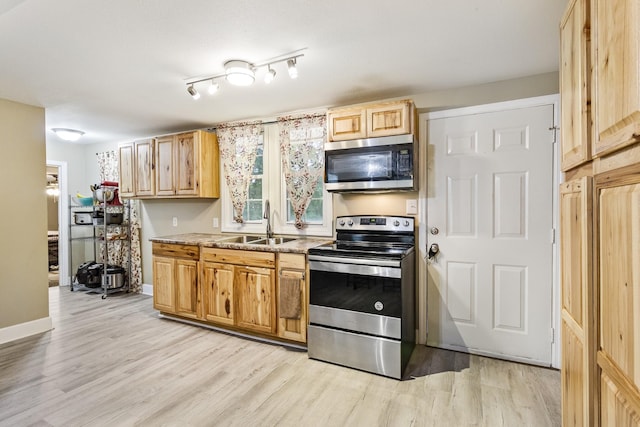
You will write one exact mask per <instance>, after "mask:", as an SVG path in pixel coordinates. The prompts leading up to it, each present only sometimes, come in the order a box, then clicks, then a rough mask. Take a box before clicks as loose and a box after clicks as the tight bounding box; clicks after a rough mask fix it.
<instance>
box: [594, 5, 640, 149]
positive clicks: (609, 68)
mask: <svg viewBox="0 0 640 427" xmlns="http://www.w3.org/2000/svg"><path fill="white" fill-rule="evenodd" d="M593 7H594V10H593V13H592V16H593V17H594V19H595V21H594V25H593V27H594V31H593V32H594V36H593V39H594V45H595V49H594V56H595V61H594V87H595V91H594V95H595V98H594V113H595V114H594V120H595V122H594V126H595V138H594V141H593V153H594V155H603V154H606V153H610V152H612V151H615V150H618V149H620V148H622V147H625V146H627V145H630V144H633V143H634V142H638V141H640V67H639V66H638V64H639V63H640V36H639V35H638V22H640V1H638V0H594V1H593Z"/></svg>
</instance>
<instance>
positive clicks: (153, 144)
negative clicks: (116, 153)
mask: <svg viewBox="0 0 640 427" xmlns="http://www.w3.org/2000/svg"><path fill="white" fill-rule="evenodd" d="M129 145H130V144H122V145H121V149H120V162H121V164H124V165H125V166H126V167H129V166H128V165H129V164H131V162H132V169H133V180H132V182H130V181H129V180H128V175H127V172H126V171H123V172H121V177H122V178H121V185H123V184H126V185H127V186H129V185H134V187H135V191H134V194H133V195H130V196H129V197H141V198H149V197H163V198H182V197H184V198H187V197H188V198H197V197H202V198H217V197H220V176H219V170H220V167H219V152H218V140H217V137H216V135H215V134H214V133H210V132H205V131H201V130H199V131H194V132H185V133H181V134H175V135H165V136H161V137H157V138H154V139H148V140H144V141H137V142H135V143H134V144H133V161H132V160H131V155H130V152H129ZM123 179H124V181H123ZM128 194H130V193H128Z"/></svg>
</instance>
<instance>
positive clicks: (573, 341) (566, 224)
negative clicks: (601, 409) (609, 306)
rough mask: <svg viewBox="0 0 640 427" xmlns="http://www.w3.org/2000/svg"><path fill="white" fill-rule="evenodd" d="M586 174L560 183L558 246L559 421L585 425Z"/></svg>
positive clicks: (591, 297) (591, 319)
mask: <svg viewBox="0 0 640 427" xmlns="http://www.w3.org/2000/svg"><path fill="white" fill-rule="evenodd" d="M592 191H593V186H592V178H591V177H583V178H580V179H576V180H573V181H569V182H566V183H563V184H562V185H561V186H560V233H561V234H560V247H561V251H560V252H561V272H562V275H561V301H562V310H561V318H562V328H561V334H562V347H561V348H562V362H561V367H560V368H561V372H562V376H561V382H562V402H563V405H562V424H563V425H564V426H575V427H578V426H589V425H593V423H594V421H595V412H594V411H595V409H594V407H593V405H586V404H585V402H590V401H592V399H594V398H595V395H596V390H597V381H598V380H597V374H596V371H595V348H594V347H593V345H592V343H593V342H594V341H595V337H596V324H597V323H596V322H597V319H596V312H595V310H593V307H594V304H595V298H596V297H595V290H594V289H593V270H592V265H593V262H592V261H593V260H592V254H593V252H592V212H593V211H592V202H591V201H592Z"/></svg>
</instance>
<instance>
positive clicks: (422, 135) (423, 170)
mask: <svg viewBox="0 0 640 427" xmlns="http://www.w3.org/2000/svg"><path fill="white" fill-rule="evenodd" d="M543 105H553V128H552V129H551V130H553V141H549V143H552V144H553V150H552V151H553V165H552V170H553V177H552V183H553V184H552V185H553V188H552V209H553V212H552V226H553V230H554V233H553V236H550V239H553V244H552V275H553V277H552V285H551V289H552V295H551V305H552V306H551V316H552V319H551V324H552V326H553V330H552V331H550V333H552V334H553V336H552V343H551V366H552V367H554V368H559V367H560V340H559V331H560V285H559V284H560V269H559V266H560V260H559V256H560V254H559V250H558V249H559V248H558V239H557V236H558V220H559V205H558V190H559V185H560V183H561V182H562V181H563V180H564V179H563V177H561V173H560V161H559V158H558V147H559V145H560V141H559V139H560V132H559V129H560V127H559V126H560V111H559V108H560V96H559V94H553V95H544V96H537V97H533V98H523V99H517V100H512V101H503V102H495V103H491V104H483V105H475V106H470V107H462V108H455V109H450V110H441V111H433V112H426V113H421V114H420V115H419V125H420V128H419V140H420V147H421V148H422V150H421V154H420V157H419V180H420V181H419V182H420V186H419V191H418V198H419V211H418V215H419V221H418V222H419V225H418V248H417V249H418V254H419V257H418V286H417V294H418V307H417V309H418V330H417V341H418V342H419V343H421V344H426V342H427V334H428V330H427V329H428V322H427V298H428V296H427V289H428V287H427V276H428V274H427V262H426V259H427V252H428V251H427V247H426V242H427V202H428V180H427V177H428V167H427V166H428V162H427V160H428V157H429V153H428V149H429V145H428V143H429V141H428V140H427V134H428V126H427V123H428V121H429V120H433V119H442V118H448V117H459V116H465V115H472V114H481V113H495V112H499V111H505V110H516V109H521V108H530V107H539V106H543Z"/></svg>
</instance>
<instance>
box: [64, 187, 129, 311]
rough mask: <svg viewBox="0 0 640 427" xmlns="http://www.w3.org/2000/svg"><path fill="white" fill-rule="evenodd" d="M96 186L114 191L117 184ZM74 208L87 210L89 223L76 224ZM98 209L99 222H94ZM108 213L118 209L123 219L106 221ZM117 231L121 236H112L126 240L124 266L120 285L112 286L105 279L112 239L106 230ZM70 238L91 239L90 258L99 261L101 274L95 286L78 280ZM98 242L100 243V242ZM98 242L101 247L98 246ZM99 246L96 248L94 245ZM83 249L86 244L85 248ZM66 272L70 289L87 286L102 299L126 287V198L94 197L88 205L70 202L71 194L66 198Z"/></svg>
mask: <svg viewBox="0 0 640 427" xmlns="http://www.w3.org/2000/svg"><path fill="white" fill-rule="evenodd" d="M100 188H102V189H103V191H114V192H115V190H117V189H118V187H117V186H106V185H102V186H100ZM78 212H85V213H89V212H90V213H91V217H92V222H91V223H90V224H76V223H75V221H74V219H73V217H74V215H75V214H76V213H78ZM98 212H102V214H103V216H102V218H103V219H102V224H98V223H97V217H98V215H97V214H98ZM110 213H122V215H123V219H122V223H121V224H110V223H109V214H110ZM80 229H83V230H88V229H90V230H91V233H86V231H85V234H84V235H80V236H78V235H75V233H74V230H80ZM117 230H119V231H120V235H121V236H124V238H119V239H115V240H123V241H126V245H127V250H126V253H127V255H126V257H127V268H126V270H125V274H124V278H123V282H122V285H121V286H117V287H114V286H112V284H110V283H109V277H108V274H109V268H108V266H109V265H110V264H109V246H110V242H113V241H115V240H114V239H110V237H109V233H110V232H111V231H117ZM74 241H91V242H92V249H93V260H95V261H96V262H99V263H102V265H103V267H102V274H101V277H100V286H99V287H95V288H92V287H88V286H85V285H84V284H81V283H79V282H78V280H77V277H76V273H75V271H76V270H75V269H74V266H73V252H74V251H73V242H74ZM100 243H103V244H102V245H100ZM100 246H101V248H100ZM98 248H100V249H98ZM85 252H86V248H85ZM69 272H70V274H71V280H70V289H71V291H75V290H76V289H78V290H87V291H89V292H97V291H98V290H101V291H102V299H105V298H107V295H109V294H111V293H115V292H123V291H126V292H128V291H129V288H130V280H131V279H130V278H131V206H130V201H129V200H128V199H125V200H123V204H122V205H116V204H109V203H108V202H107V201H105V200H102V201H97V200H96V199H95V197H94V203H93V204H92V205H91V206H78V205H73V200H72V197H70V200H69Z"/></svg>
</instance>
